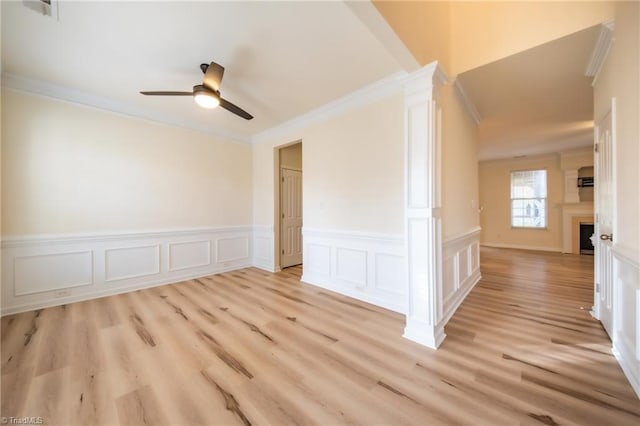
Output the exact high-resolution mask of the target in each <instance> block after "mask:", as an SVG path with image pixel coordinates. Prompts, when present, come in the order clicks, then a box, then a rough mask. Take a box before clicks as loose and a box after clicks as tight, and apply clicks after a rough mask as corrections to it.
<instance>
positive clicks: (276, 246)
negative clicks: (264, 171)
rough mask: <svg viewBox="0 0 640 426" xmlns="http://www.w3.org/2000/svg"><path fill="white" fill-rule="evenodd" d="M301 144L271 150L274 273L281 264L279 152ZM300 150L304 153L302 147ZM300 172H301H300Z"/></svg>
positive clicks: (278, 269) (297, 141) (300, 140)
mask: <svg viewBox="0 0 640 426" xmlns="http://www.w3.org/2000/svg"><path fill="white" fill-rule="evenodd" d="M299 143H300V144H301V143H302V139H297V140H294V141H292V142H288V143H285V144H282V145H278V146H276V147H274V148H273V190H274V197H273V204H274V206H273V254H274V256H273V261H274V263H275V265H274V268H275V271H280V270H281V269H282V268H281V265H282V263H281V262H280V259H281V257H282V250H281V249H280V239H281V238H282V234H281V230H280V228H281V226H280V224H281V213H280V210H281V209H280V204H281V200H280V173H281V171H280V169H281V167H282V166H281V164H280V150H281V149H283V148H288V147H290V146H292V145H296V144H299ZM302 149H303V152H304V145H302ZM301 171H302V170H301ZM303 195H304V188H303ZM302 214H303V215H304V209H303V211H302ZM303 220H304V216H303ZM303 256H304V250H303ZM303 259H304V257H303Z"/></svg>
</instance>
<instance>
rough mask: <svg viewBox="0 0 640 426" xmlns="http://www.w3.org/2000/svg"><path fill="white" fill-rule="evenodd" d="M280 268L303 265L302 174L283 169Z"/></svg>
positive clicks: (281, 181) (281, 182)
mask: <svg viewBox="0 0 640 426" xmlns="http://www.w3.org/2000/svg"><path fill="white" fill-rule="evenodd" d="M280 184H281V186H280V212H281V218H282V219H281V223H280V235H281V237H280V248H281V253H282V255H281V258H280V267H281V268H286V267H287V266H293V265H299V264H301V263H302V172H301V171H300V170H292V169H286V168H282V169H281V179H280Z"/></svg>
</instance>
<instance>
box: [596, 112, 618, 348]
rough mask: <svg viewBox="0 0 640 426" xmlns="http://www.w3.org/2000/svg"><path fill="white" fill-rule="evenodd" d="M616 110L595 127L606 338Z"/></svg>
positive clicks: (599, 277)
mask: <svg viewBox="0 0 640 426" xmlns="http://www.w3.org/2000/svg"><path fill="white" fill-rule="evenodd" d="M613 114H615V109H614V108H612V110H611V111H609V113H607V115H606V116H605V117H604V118H603V119H602V120H601V121H600V122H599V123H598V125H597V127H596V138H597V140H596V143H597V145H596V154H595V210H596V227H595V235H594V240H595V244H594V246H595V281H596V293H595V299H596V302H595V310H596V312H595V313H596V317H597V318H598V319H599V320H600V321H601V322H602V325H603V326H604V328H605V330H606V331H607V333H609V337H613V318H614V315H613V307H614V306H615V305H614V300H613V299H614V291H613V290H614V289H613V285H614V281H613V276H614V274H613V259H612V253H611V248H612V244H613V238H614V235H613V229H614V222H613V221H614V215H613V206H614V202H615V200H614V196H615V193H614V188H615V185H614V176H615V174H614V165H615V163H614V150H613V145H614V143H615V134H614V127H613V124H614V116H613Z"/></svg>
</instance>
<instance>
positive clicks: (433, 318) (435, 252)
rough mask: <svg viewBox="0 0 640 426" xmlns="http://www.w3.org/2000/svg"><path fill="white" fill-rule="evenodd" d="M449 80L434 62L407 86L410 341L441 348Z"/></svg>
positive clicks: (408, 329)
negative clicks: (444, 101) (444, 96)
mask: <svg viewBox="0 0 640 426" xmlns="http://www.w3.org/2000/svg"><path fill="white" fill-rule="evenodd" d="M445 82H446V75H445V74H444V72H443V71H442V69H441V68H440V67H439V66H438V63H437V62H433V63H431V64H429V65H427V66H426V67H424V68H422V69H420V70H418V71H416V72H415V73H413V74H412V75H411V76H410V77H409V79H408V80H407V83H406V85H405V220H406V222H405V232H406V236H407V271H408V280H407V281H408V286H409V289H408V290H409V291H408V306H407V319H406V321H407V322H406V327H405V329H404V337H406V338H407V339H410V340H413V341H415V342H418V343H420V344H423V345H425V346H428V347H430V348H434V349H435V348H437V347H438V346H439V345H440V343H442V340H443V339H444V337H445V334H444V325H443V324H442V323H441V322H442V310H443V300H442V236H441V232H442V231H441V227H442V218H441V217H440V207H441V197H440V188H441V174H440V163H441V158H440V157H441V154H440V152H441V150H440V144H441V142H440V132H441V115H442V114H441V106H440V105H441V102H440V98H439V88H440V87H441V86H442V85H443V84H444V83H445Z"/></svg>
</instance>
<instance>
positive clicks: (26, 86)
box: [2, 73, 250, 143]
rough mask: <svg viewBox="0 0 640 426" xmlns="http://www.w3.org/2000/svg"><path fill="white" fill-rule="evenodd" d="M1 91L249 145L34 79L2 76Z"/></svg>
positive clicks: (169, 117) (198, 126) (207, 128)
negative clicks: (88, 108)
mask: <svg viewBox="0 0 640 426" xmlns="http://www.w3.org/2000/svg"><path fill="white" fill-rule="evenodd" d="M2 88H3V89H11V90H15V91H18V92H23V93H29V94H31V95H35V96H42V97H46V98H51V99H56V100H59V101H64V102H69V103H72V104H76V105H82V106H85V107H90V108H97V109H99V110H102V111H108V112H111V113H115V114H120V115H124V116H127V117H134V118H139V119H143V120H148V121H152V122H154V123H161V124H165V125H170V126H175V127H180V128H184V129H189V130H194V131H196V132H200V133H204V134H207V135H209V136H213V137H216V138H221V139H223V140H230V141H234V142H240V143H249V141H250V140H249V138H248V137H246V136H243V135H240V134H238V133H233V132H228V131H224V130H220V129H218V128H216V127H215V126H213V125H212V126H207V125H203V124H200V123H197V122H194V121H190V120H184V119H180V118H178V117H176V116H175V115H171V114H165V113H162V112H159V111H155V110H153V109H149V108H143V107H140V106H138V105H134V104H130V103H126V102H122V101H118V100H115V99H111V98H107V97H104V96H99V95H95V94H92V93H89V92H85V91H82V90H79V89H74V88H71V87H65V86H59V85H56V84H53V83H50V82H47V81H43V80H36V79H32V78H28V77H25V76H21V75H17V74H11V73H2Z"/></svg>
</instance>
